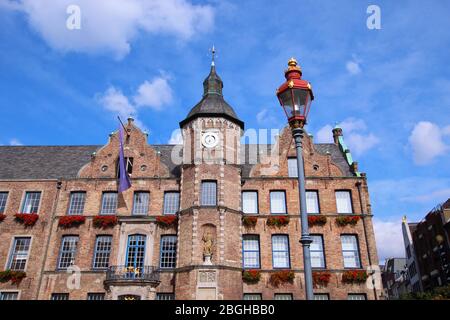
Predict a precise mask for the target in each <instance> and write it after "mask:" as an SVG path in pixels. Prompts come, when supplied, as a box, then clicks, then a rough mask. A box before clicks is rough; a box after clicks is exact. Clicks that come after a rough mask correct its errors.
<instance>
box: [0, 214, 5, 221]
mask: <svg viewBox="0 0 450 320" xmlns="http://www.w3.org/2000/svg"><path fill="white" fill-rule="evenodd" d="M5 218H6V214H3V213H2V214H0V222H2V221H3V220H5Z"/></svg>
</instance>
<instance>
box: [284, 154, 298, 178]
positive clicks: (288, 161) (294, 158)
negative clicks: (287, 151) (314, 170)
mask: <svg viewBox="0 0 450 320" xmlns="http://www.w3.org/2000/svg"><path fill="white" fill-rule="evenodd" d="M291 161H295V171H296V172H297V173H296V175H295V176H291V174H290V170H289V169H290V167H289V163H290V162H291ZM287 167H288V177H289V178H298V168H297V157H288V158H287Z"/></svg>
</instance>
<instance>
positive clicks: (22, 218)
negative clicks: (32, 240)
mask: <svg viewBox="0 0 450 320" xmlns="http://www.w3.org/2000/svg"><path fill="white" fill-rule="evenodd" d="M14 217H15V220H16V221H17V222H19V223H22V224H23V225H24V226H26V227H32V226H34V224H35V223H36V221H37V220H38V219H39V215H38V214H36V213H16V214H15V215H14Z"/></svg>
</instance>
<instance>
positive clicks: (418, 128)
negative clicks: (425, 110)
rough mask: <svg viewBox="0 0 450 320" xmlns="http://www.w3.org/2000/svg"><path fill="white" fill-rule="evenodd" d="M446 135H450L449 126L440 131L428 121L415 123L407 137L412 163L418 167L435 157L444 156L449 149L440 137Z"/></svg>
mask: <svg viewBox="0 0 450 320" xmlns="http://www.w3.org/2000/svg"><path fill="white" fill-rule="evenodd" d="M448 134H450V126H447V127H445V128H443V129H441V128H439V126H437V125H436V124H434V123H431V122H428V121H421V122H419V123H417V124H416V125H415V126H414V129H413V130H412V132H411V135H410V136H409V143H410V145H411V147H412V150H413V158H414V162H415V163H416V164H418V165H426V164H429V163H431V162H432V161H433V160H434V159H435V158H436V157H438V156H440V155H443V154H446V153H447V152H448V151H449V150H450V147H449V146H448V145H446V144H445V143H444V141H443V139H442V136H443V135H448Z"/></svg>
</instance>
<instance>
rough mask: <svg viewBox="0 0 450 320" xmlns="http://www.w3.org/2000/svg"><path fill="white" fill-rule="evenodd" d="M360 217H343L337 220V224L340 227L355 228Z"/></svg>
mask: <svg viewBox="0 0 450 320" xmlns="http://www.w3.org/2000/svg"><path fill="white" fill-rule="evenodd" d="M359 219H360V217H359V216H342V217H337V218H336V224H337V225H338V226H340V227H345V226H346V225H351V226H355V225H356V224H357V223H358V221H359Z"/></svg>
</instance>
